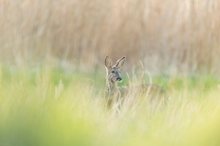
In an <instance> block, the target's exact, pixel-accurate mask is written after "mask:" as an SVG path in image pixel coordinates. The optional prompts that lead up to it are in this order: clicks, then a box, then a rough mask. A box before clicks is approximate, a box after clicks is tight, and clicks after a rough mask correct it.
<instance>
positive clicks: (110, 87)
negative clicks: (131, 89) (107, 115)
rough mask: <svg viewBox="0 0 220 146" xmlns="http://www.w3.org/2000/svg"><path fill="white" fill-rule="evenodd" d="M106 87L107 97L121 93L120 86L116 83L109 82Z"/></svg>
mask: <svg viewBox="0 0 220 146" xmlns="http://www.w3.org/2000/svg"><path fill="white" fill-rule="evenodd" d="M106 87H107V95H108V96H115V95H117V94H119V93H120V91H119V88H118V84H117V83H116V82H112V81H109V80H107V81H106Z"/></svg>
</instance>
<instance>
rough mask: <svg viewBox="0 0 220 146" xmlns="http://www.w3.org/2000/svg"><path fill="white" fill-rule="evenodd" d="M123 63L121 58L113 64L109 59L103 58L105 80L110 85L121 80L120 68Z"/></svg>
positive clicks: (123, 59)
mask: <svg viewBox="0 0 220 146" xmlns="http://www.w3.org/2000/svg"><path fill="white" fill-rule="evenodd" d="M124 62H125V57H122V58H120V59H118V60H117V61H116V63H115V64H113V63H112V60H111V58H110V57H108V56H106V58H105V67H106V79H107V82H108V83H110V84H115V83H116V82H118V81H121V80H122V76H121V71H120V69H121V67H122V65H123V64H124Z"/></svg>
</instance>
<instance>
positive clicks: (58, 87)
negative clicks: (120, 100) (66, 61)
mask: <svg viewBox="0 0 220 146" xmlns="http://www.w3.org/2000/svg"><path fill="white" fill-rule="evenodd" d="M154 82H155V83H158V84H161V85H162V86H164V88H165V89H166V94H167V96H168V97H169V102H168V103H167V105H166V106H164V107H161V108H158V109H154V110H153V109H152V107H151V106H150V103H142V104H139V105H140V106H136V107H134V108H130V109H126V110H125V111H123V110H122V112H121V113H118V114H117V113H114V111H110V110H107V109H106V108H105V106H104V96H103V92H104V85H105V83H104V75H103V77H102V76H96V77H94V75H92V74H91V75H89V74H83V73H74V72H73V73H65V72H63V71H60V70H56V69H48V68H46V67H45V68H41V69H35V70H31V69H11V68H8V67H1V69H0V113H1V114H0V145H1V146H61V145H63V146H93V145H94V146H146V145H149V146H160V145H161V146H171V145H180V146H181V145H184V146H185V145H187V146H196V145H197V146H217V145H220V140H219V137H220V124H219V123H220V106H219V104H220V99H219V93H220V88H219V87H218V84H219V79H218V78H216V77H213V76H208V75H207V76H191V77H172V78H171V77H163V76H162V77H156V78H154ZM136 98H141V97H136ZM140 101H141V100H140Z"/></svg>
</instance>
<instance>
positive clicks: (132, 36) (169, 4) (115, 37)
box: [0, 0, 220, 73]
mask: <svg viewBox="0 0 220 146" xmlns="http://www.w3.org/2000/svg"><path fill="white" fill-rule="evenodd" d="M219 11H220V2H219V1H218V0H212V1H210V0H203V1H200V0H194V1H192V0H183V1H182V0H175V1H174V0H163V1H161V0H135V1H134V0H123V1H117V0H111V1H107V0H93V1H89V0H61V1H53V0H32V1H29V0H22V1H14V0H1V1H0V32H1V37H0V52H1V53H0V54H1V61H4V62H7V63H12V64H17V65H22V64H31V65H33V64H36V62H35V61H37V62H38V64H43V63H44V62H45V60H46V61H49V62H54V61H55V62H56V60H58V62H59V63H60V64H61V65H62V66H68V68H70V67H72V65H70V64H72V63H73V64H75V65H74V66H75V67H76V66H79V67H82V66H86V67H87V68H88V67H89V69H94V68H96V67H98V66H99V65H100V62H102V61H103V60H104V57H105V56H106V55H110V56H113V58H118V57H119V56H121V55H126V56H128V58H129V64H132V63H133V64H135V63H137V62H138V61H139V60H142V61H143V62H144V64H145V66H146V67H147V68H148V69H149V70H150V71H151V72H162V71H163V72H165V73H178V72H181V73H189V72H190V73H191V72H197V71H203V72H211V73H219V62H220V61H219V59H218V58H219V57H218V56H219V55H220V51H219V50H220V49H219V41H220V35H219V34H220V33H219V30H220V20H219V17H220V12H219ZM60 60H61V61H60Z"/></svg>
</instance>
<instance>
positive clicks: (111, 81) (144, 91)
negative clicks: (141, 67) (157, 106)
mask: <svg viewBox="0 0 220 146" xmlns="http://www.w3.org/2000/svg"><path fill="white" fill-rule="evenodd" d="M125 59H126V58H125V57H122V58H120V59H118V60H117V61H116V63H115V64H113V62H112V60H111V58H110V57H108V56H106V58H105V68H106V93H105V97H106V98H107V106H108V107H111V106H112V104H116V106H118V105H121V104H122V102H123V100H124V98H125V96H127V95H128V94H129V93H130V92H132V91H134V90H135V91H136V92H138V95H150V96H151V97H150V98H154V97H155V93H156V94H157V96H158V95H159V94H161V93H162V94H163V92H164V90H163V89H162V88H161V87H160V86H158V85H155V84H140V85H138V86H128V87H124V88H119V87H118V82H119V81H121V80H122V76H121V71H120V69H121V67H122V66H123V64H124V62H125ZM163 98H164V97H163ZM151 100H152V99H151ZM163 100H164V99H163ZM163 102H164V101H163Z"/></svg>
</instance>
